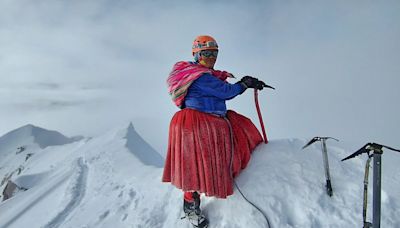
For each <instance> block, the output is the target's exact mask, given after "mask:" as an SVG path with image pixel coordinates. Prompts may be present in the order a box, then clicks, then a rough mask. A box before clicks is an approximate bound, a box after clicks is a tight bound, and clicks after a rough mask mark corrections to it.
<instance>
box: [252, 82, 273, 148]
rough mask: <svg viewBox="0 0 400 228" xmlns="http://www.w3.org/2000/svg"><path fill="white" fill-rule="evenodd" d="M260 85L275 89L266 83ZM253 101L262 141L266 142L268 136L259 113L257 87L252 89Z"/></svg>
mask: <svg viewBox="0 0 400 228" xmlns="http://www.w3.org/2000/svg"><path fill="white" fill-rule="evenodd" d="M262 86H263V87H264V88H268V89H273V90H275V88H274V87H272V86H270V85H267V84H265V83H263V85H262ZM254 102H255V103H256V109H257V114H258V119H259V120H260V125H261V130H262V133H263V137H264V143H265V144H267V143H268V138H267V134H266V133H265V127H264V121H263V118H262V115H261V111H260V105H259V104H258V89H254Z"/></svg>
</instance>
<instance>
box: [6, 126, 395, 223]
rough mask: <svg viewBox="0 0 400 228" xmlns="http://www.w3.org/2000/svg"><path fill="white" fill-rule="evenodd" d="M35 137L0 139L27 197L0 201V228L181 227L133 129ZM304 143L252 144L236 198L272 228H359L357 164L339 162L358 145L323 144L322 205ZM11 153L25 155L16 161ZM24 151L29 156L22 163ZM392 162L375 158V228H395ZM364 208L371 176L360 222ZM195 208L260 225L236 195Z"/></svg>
mask: <svg viewBox="0 0 400 228" xmlns="http://www.w3.org/2000/svg"><path fill="white" fill-rule="evenodd" d="M30 128H32V126H30ZM42 132H45V133H43V139H46V140H44V141H46V145H47V146H46V147H43V145H42V146H40V145H39V143H38V142H37V141H35V140H33V138H35V137H36V138H37V134H35V131H27V130H26V127H25V128H21V129H19V130H18V129H17V130H16V131H14V132H13V134H10V133H9V134H7V135H5V136H3V137H1V138H0V155H1V157H0V158H1V160H0V178H3V177H4V176H9V175H10V173H12V172H13V171H15V169H17V168H18V167H21V166H22V167H24V168H23V169H22V171H21V172H20V173H19V174H18V173H17V172H14V173H13V174H12V175H11V177H10V179H11V180H12V181H13V182H14V183H16V184H17V185H18V186H20V187H24V188H27V189H28V190H27V191H19V192H17V194H16V195H15V196H14V197H12V198H11V199H8V200H6V201H3V202H1V203H0V227H2V228H3V227H4V228H5V227H7V228H8V227H10V228H20V227H44V228H50V227H74V228H75V227H82V228H89V227H96V228H97V227H104V228H106V227H121V228H125V227H139V228H140V227H184V228H189V227H191V226H190V225H189V224H188V222H187V221H186V220H181V219H180V218H181V217H182V216H183V212H182V203H183V202H182V193H181V191H180V190H178V189H176V188H175V187H173V186H171V185H170V184H167V183H161V175H162V161H160V159H161V160H162V157H161V156H160V154H158V153H157V152H156V151H155V150H154V149H153V148H152V147H151V146H150V145H148V144H147V143H146V142H145V141H144V140H143V139H142V138H141V137H140V135H139V134H138V133H137V132H136V131H135V128H134V127H133V124H131V123H130V124H126V125H124V126H123V127H118V128H116V129H114V130H111V131H109V132H106V133H105V134H102V135H100V136H98V137H95V138H84V139H81V140H79V141H75V140H72V141H70V143H68V144H62V145H55V144H59V143H58V141H57V143H54V142H53V141H52V140H47V139H49V137H50V136H54V135H59V134H60V133H58V132H57V133H55V132H54V131H42ZM46 134H47V136H46ZM60 135H61V134H60ZM53 139H55V138H53ZM308 140H309V139H279V140H271V141H270V142H269V143H268V144H266V145H265V144H263V145H260V146H258V147H257V148H256V150H255V151H254V152H253V155H252V158H251V161H250V163H249V165H248V167H247V168H246V169H245V170H244V171H243V172H242V173H241V174H240V175H239V177H238V178H236V183H237V185H238V186H239V187H240V190H241V191H242V192H243V193H244V194H245V196H246V197H247V198H248V199H249V200H250V201H251V202H253V203H254V204H256V205H257V206H258V207H259V208H261V210H262V211H264V212H265V213H266V214H267V216H268V218H269V220H270V223H271V225H272V226H273V227H274V228H278V227H279V228H281V227H351V228H353V227H362V194H363V179H364V168H365V161H366V156H359V157H356V158H354V159H351V160H348V161H345V162H341V161H340V160H341V159H343V158H344V157H346V156H348V155H349V154H351V153H353V152H354V151H355V150H356V149H358V146H359V147H361V146H362V145H352V144H349V143H344V142H336V141H327V148H328V156H329V165H330V174H331V180H332V187H333V197H329V196H328V195H327V194H326V191H325V186H324V185H325V174H324V168H323V163H322V153H321V148H320V145H318V144H319V143H315V144H313V145H311V146H310V147H308V148H306V149H304V150H302V149H301V148H302V147H303V146H304V145H305V144H306V143H307V141H308ZM21 145H25V146H26V149H25V150H24V151H22V152H21V153H18V154H16V153H15V151H16V148H17V147H19V146H21ZM50 145H51V146H50ZM29 153H32V154H33V155H32V156H31V157H30V158H29V159H28V160H25V158H26V155H27V154H29ZM160 162H161V163H160ZM399 163H400V154H399V153H395V152H391V151H385V152H384V154H383V156H382V164H383V169H382V219H381V227H400V216H399V215H400V195H399V193H398V189H399V186H400V177H399V175H398V174H399V173H400V166H398V164H399ZM4 187H5V184H3V185H1V186H0V190H1V191H2V190H3V189H4ZM0 200H1V198H0ZM371 203H372V169H371V171H370V188H369V208H368V220H369V221H371V220H372V216H371V215H372V204H371ZM201 207H202V209H203V211H204V213H205V214H206V215H207V216H208V218H209V220H210V227H230V228H231V227H255V228H256V227H267V225H266V221H265V219H264V217H263V216H262V214H260V212H259V211H257V210H256V209H255V208H254V207H252V206H251V205H250V204H248V203H247V202H246V201H245V200H244V199H243V197H242V196H241V195H240V193H239V191H238V190H237V189H235V193H234V195H232V196H230V197H228V198H227V199H226V200H222V199H216V198H212V197H211V198H206V197H204V196H202V205H201Z"/></svg>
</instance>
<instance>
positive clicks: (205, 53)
mask: <svg viewBox="0 0 400 228" xmlns="http://www.w3.org/2000/svg"><path fill="white" fill-rule="evenodd" d="M200 55H201V56H203V57H206V58H209V57H215V58H216V57H217V56H218V50H203V51H200Z"/></svg>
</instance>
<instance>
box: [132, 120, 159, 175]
mask: <svg viewBox="0 0 400 228" xmlns="http://www.w3.org/2000/svg"><path fill="white" fill-rule="evenodd" d="M124 138H125V139H126V145H125V146H126V148H128V150H129V151H130V152H131V153H132V154H134V155H135V156H136V157H137V158H138V159H139V160H140V161H141V162H142V163H143V164H145V165H151V166H155V167H162V166H163V165H164V158H163V157H162V156H161V155H160V154H159V153H158V152H157V151H156V150H155V149H154V148H153V147H151V146H150V145H149V144H148V143H147V142H146V141H145V140H144V139H143V138H142V137H141V136H140V135H139V134H138V133H137V132H136V130H135V128H134V127H133V124H132V122H130V123H129V126H128V128H127V132H126V136H125V137H124Z"/></svg>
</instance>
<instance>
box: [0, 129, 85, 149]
mask: <svg viewBox="0 0 400 228" xmlns="http://www.w3.org/2000/svg"><path fill="white" fill-rule="evenodd" d="M81 138H82V137H72V138H68V137H66V136H64V135H63V134H61V133H59V132H57V131H53V130H47V129H44V128H41V127H37V126H35V125H33V124H27V125H24V126H22V127H20V128H17V129H15V130H12V131H10V132H9V133H7V134H5V135H3V136H1V137H0V149H1V148H2V147H6V144H8V145H9V146H11V147H15V146H22V145H21V144H26V143H35V144H37V145H39V147H40V148H42V149H43V148H46V147H48V146H57V145H64V144H68V143H72V142H74V141H77V140H80V139H81Z"/></svg>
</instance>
